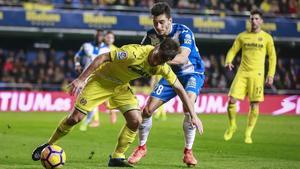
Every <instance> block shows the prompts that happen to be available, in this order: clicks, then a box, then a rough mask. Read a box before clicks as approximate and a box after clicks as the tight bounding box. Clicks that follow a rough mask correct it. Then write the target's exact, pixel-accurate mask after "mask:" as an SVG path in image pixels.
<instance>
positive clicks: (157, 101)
mask: <svg viewBox="0 0 300 169" xmlns="http://www.w3.org/2000/svg"><path fill="white" fill-rule="evenodd" d="M151 14H152V17H153V26H154V29H151V30H149V31H148V32H147V34H146V36H145V37H144V39H143V41H142V44H151V45H157V44H159V43H160V42H161V41H162V40H163V39H165V38H167V37H171V38H172V39H174V40H176V41H178V43H179V44H180V47H181V52H180V53H179V54H178V55H176V57H175V58H174V59H173V60H171V61H169V62H168V64H169V65H171V67H172V69H173V71H174V72H175V74H176V75H177V77H178V79H179V81H180V82H181V83H182V84H183V86H184V87H185V90H186V92H187V93H188V95H189V98H190V99H191V100H192V102H195V101H196V99H197V96H198V94H199V92H200V89H201V88H202V86H203V83H204V79H205V75H204V65H203V62H202V59H201V57H200V54H199V51H198V48H197V46H196V42H195V37H194V34H193V32H192V31H191V30H190V29H189V28H188V27H187V26H185V25H183V24H178V23H172V18H171V9H170V7H169V5H168V4H166V3H164V2H159V3H156V4H154V6H153V7H152V8H151ZM175 96H176V92H175V91H174V90H173V89H172V87H171V86H170V85H169V84H168V82H167V81H166V79H164V78H162V79H161V80H160V81H159V82H158V84H157V85H156V87H155V88H154V90H153V91H152V93H151V97H150V99H149V100H148V103H147V105H146V106H145V108H144V110H143V122H142V124H141V126H140V128H139V146H138V147H137V148H136V149H135V150H134V152H133V153H132V154H131V156H130V157H129V158H128V162H130V163H132V164H135V163H137V162H138V161H139V160H140V159H141V158H142V157H144V156H145V155H146V153H147V149H146V142H147V137H148V135H149V132H150V129H151V126H152V114H153V112H154V111H155V110H156V109H157V108H158V107H160V106H161V105H162V104H164V103H166V102H167V101H169V100H170V99H172V98H174V97H175ZM184 111H185V113H184V115H185V117H184V120H183V130H184V136H185V148H184V157H183V162H184V163H186V164H187V165H188V166H195V165H196V164H197V160H196V158H195V157H194V156H193V153H192V146H193V143H194V139H195V135H196V128H195V127H194V126H191V124H190V123H189V121H191V118H192V117H191V116H190V115H189V114H188V112H186V109H184ZM198 130H199V132H200V134H201V133H202V132H203V128H202V125H201V128H200V129H198Z"/></svg>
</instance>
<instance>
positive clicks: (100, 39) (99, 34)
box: [96, 31, 103, 43]
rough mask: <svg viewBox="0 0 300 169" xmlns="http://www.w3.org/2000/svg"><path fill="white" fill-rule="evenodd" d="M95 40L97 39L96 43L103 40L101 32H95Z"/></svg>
mask: <svg viewBox="0 0 300 169" xmlns="http://www.w3.org/2000/svg"><path fill="white" fill-rule="evenodd" d="M96 40H97V41H98V43H101V42H102V41H103V33H102V32H100V31H99V32H97V34H96Z"/></svg>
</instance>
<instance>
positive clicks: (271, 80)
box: [266, 76, 274, 87]
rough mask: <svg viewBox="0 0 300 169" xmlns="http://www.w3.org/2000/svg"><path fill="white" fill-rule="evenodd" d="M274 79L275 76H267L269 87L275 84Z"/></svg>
mask: <svg viewBox="0 0 300 169" xmlns="http://www.w3.org/2000/svg"><path fill="white" fill-rule="evenodd" d="M273 81H274V79H273V77H271V76H267V78H266V85H267V86H268V87H271V86H272V84H273Z"/></svg>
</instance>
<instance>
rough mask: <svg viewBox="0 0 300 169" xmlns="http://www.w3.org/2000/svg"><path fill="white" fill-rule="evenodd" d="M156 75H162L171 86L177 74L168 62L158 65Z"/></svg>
mask: <svg viewBox="0 0 300 169" xmlns="http://www.w3.org/2000/svg"><path fill="white" fill-rule="evenodd" d="M156 75H162V77H164V78H165V79H166V80H167V81H168V83H169V84H170V85H171V86H173V84H174V83H175V81H176V80H177V76H176V75H175V73H174V72H173V70H172V69H171V67H170V66H169V65H168V64H164V65H162V66H159V68H158V71H157V72H156Z"/></svg>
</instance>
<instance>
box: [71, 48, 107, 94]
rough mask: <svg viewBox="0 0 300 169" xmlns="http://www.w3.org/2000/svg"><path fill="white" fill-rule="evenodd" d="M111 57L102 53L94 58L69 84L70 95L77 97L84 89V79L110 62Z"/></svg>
mask: <svg viewBox="0 0 300 169" xmlns="http://www.w3.org/2000/svg"><path fill="white" fill-rule="evenodd" d="M110 61H111V57H110V53H104V54H102V55H100V56H98V57H96V58H95V59H94V60H93V62H92V63H91V64H90V65H89V66H88V67H87V69H85V70H84V71H83V72H82V73H81V74H80V75H79V77H78V78H77V79H75V80H74V81H73V82H72V83H70V84H69V86H68V88H69V91H70V94H71V95H77V94H78V93H80V91H81V89H82V88H83V87H84V85H85V83H86V79H87V78H88V77H89V76H90V75H91V74H92V73H93V72H94V71H96V69H97V68H99V67H100V65H101V64H103V63H104V62H110Z"/></svg>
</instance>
